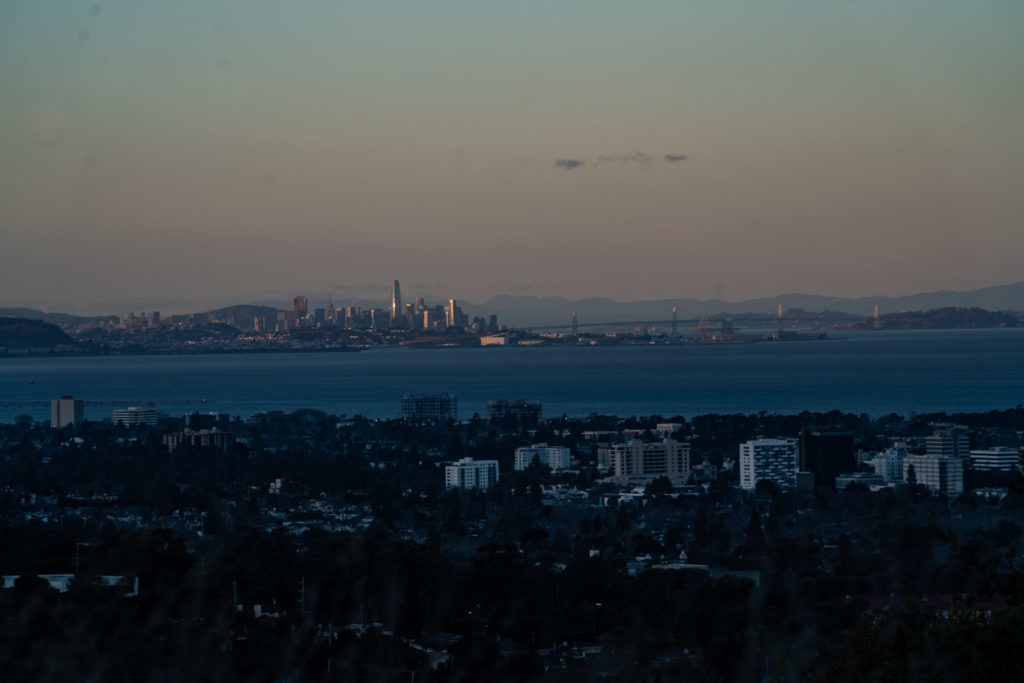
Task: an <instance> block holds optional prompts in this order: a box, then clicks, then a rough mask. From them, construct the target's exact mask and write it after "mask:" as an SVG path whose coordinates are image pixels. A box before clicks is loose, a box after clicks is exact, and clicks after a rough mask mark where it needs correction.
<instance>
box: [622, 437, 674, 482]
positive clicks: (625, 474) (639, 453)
mask: <svg viewBox="0 0 1024 683" xmlns="http://www.w3.org/2000/svg"><path fill="white" fill-rule="evenodd" d="M608 458H609V466H610V467H611V469H612V474H613V475H614V476H615V477H616V478H618V479H620V480H622V481H623V482H626V483H631V484H647V483H650V482H651V481H654V480H655V479H657V478H658V477H668V478H669V479H670V480H671V481H672V485H673V486H682V485H683V484H685V483H686V482H687V480H688V479H689V478H690V445H689V444H685V443H679V442H678V441H675V440H674V439H663V440H661V441H654V442H651V443H644V442H643V441H640V440H639V439H633V440H631V441H627V442H626V443H617V444H613V445H612V446H611V447H610V448H609V449H608Z"/></svg>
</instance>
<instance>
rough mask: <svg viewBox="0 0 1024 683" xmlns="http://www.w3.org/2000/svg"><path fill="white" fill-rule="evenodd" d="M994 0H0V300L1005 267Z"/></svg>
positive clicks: (495, 290)
mask: <svg viewBox="0 0 1024 683" xmlns="http://www.w3.org/2000/svg"><path fill="white" fill-rule="evenodd" d="M1022 35H1024V3H1022V2H1020V0H973V1H972V2H963V0H899V1H894V0H878V1H875V0H775V1H773V2H763V1H762V0H757V1H755V0H725V1H723V0H687V1H686V2H680V1H678V0H672V1H666V2H654V1H651V2H643V1H638V2H635V3H623V2H605V1H603V0H586V1H585V2H584V1H577V0H565V1H559V0H546V1H543V2H533V1H530V0H520V1H519V2H500V3H499V2H481V1H480V0H474V1H469V0H466V1H454V0H432V1H430V2H404V1H400V0H393V1H391V0H382V1H376V2H352V1H345V0H334V1H332V0H291V1H289V2H278V1H270V0H175V1H174V2H165V1H157V0H149V1H144V0H107V1H100V2H91V1H89V0H85V1H82V2H76V1H71V0H63V1H59V0H0V305H7V306H13V305H18V306H20V305H29V306H34V307H38V308H43V309H45V310H51V311H56V310H61V311H69V312H102V313H124V312H126V311H128V310H145V309H147V308H162V309H163V310H166V311H168V312H175V311H176V310H177V311H184V310H200V309H201V308H202V307H204V306H213V305H220V304H225V303H241V302H254V301H280V303H281V305H282V306H284V305H286V304H287V302H288V301H289V300H290V298H291V296H293V295H295V294H307V295H309V296H311V297H317V296H321V295H322V296H326V295H327V293H332V294H333V296H334V298H335V300H336V301H346V300H348V299H355V298H360V299H365V298H379V299H380V300H381V301H384V300H385V299H386V298H387V296H388V289H389V287H390V284H391V281H392V280H393V279H395V278H398V279H400V280H401V281H402V289H403V293H404V294H405V295H406V296H407V297H411V296H416V295H425V296H427V297H428V299H429V298H431V297H436V298H438V299H440V298H448V297H450V296H455V297H458V298H462V299H465V300H468V301H475V302H483V301H485V300H486V299H488V298H489V297H490V296H492V295H495V294H520V295H536V296H548V295H555V296H564V297H567V298H582V297H591V296H604V297H609V298H613V299H617V300H623V301H625V300H633V299H651V298H671V297H693V298H711V297H715V298H722V299H727V300H741V299H746V298H752V297H761V296H771V295H776V294H782V293H789V292H804V293H813V294H826V295H832V296H869V295H902V294H910V293H915V292H924V291H934V290H939V289H957V290H962V289H973V288H978V287H985V286H990V285H997V284H1005V283H1009V282H1015V281H1020V280H1024V258H1022V254H1024V132H1022V128H1021V122H1022V121H1024V40H1021V36H1022Z"/></svg>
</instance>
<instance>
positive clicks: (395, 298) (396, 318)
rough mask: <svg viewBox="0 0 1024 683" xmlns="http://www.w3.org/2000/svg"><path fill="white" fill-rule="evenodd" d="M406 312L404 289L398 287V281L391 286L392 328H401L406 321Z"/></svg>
mask: <svg viewBox="0 0 1024 683" xmlns="http://www.w3.org/2000/svg"><path fill="white" fill-rule="evenodd" d="M404 316H405V311H404V310H403V309H402V289H401V287H399V286H398V280H395V283H394V284H393V285H392V286H391V326H392V327H401V326H402V323H403V322H404V321H405V318H404Z"/></svg>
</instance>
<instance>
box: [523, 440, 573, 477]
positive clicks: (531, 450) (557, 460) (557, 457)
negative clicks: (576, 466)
mask: <svg viewBox="0 0 1024 683" xmlns="http://www.w3.org/2000/svg"><path fill="white" fill-rule="evenodd" d="M534 461H536V462H539V463H540V464H542V465H547V466H548V467H550V468H551V469H552V470H567V469H569V465H570V456H569V449H568V448H566V447H565V446H549V445H547V444H546V443H535V444H533V445H532V446H520V447H519V448H517V449H516V459H515V468H516V471H519V470H525V469H526V468H527V467H529V466H530V465H531V464H533V462H534Z"/></svg>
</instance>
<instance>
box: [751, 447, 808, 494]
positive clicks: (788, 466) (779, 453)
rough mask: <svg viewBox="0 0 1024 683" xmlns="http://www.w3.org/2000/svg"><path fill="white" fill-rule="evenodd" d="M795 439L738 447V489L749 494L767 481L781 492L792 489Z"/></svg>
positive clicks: (795, 452) (795, 456)
mask: <svg viewBox="0 0 1024 683" xmlns="http://www.w3.org/2000/svg"><path fill="white" fill-rule="evenodd" d="M797 443H798V442H797V440H796V439H754V440H752V441H747V442H746V443H741V444H740V487H741V488H744V489H747V490H748V491H752V490H754V489H755V488H757V482H759V481H763V480H767V481H772V482H775V484H776V485H777V486H778V487H779V488H780V489H782V490H783V491H788V490H790V489H792V488H793V487H795V486H796V472H797V450H798V448H797Z"/></svg>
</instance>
